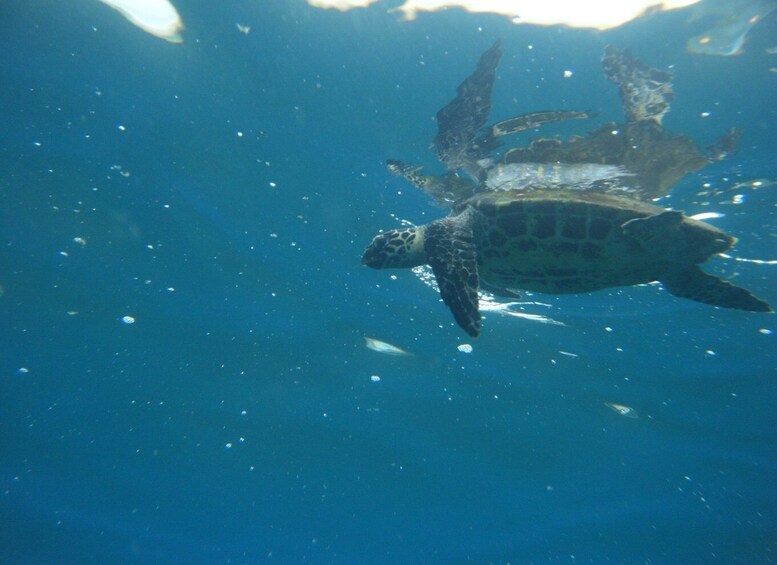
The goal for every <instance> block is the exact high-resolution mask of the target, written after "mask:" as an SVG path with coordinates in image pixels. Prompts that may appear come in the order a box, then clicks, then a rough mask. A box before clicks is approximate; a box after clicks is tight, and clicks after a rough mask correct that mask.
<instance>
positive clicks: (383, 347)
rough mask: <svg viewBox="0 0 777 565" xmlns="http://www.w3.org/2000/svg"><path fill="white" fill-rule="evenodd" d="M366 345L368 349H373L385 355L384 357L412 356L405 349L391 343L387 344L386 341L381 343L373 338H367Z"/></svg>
mask: <svg viewBox="0 0 777 565" xmlns="http://www.w3.org/2000/svg"><path fill="white" fill-rule="evenodd" d="M364 344H365V345H366V346H367V348H368V349H372V350H373V351H377V352H378V353H383V354H384V355H410V353H408V352H407V351H405V350H404V349H400V348H399V347H397V346H396V345H391V344H390V343H386V342H385V341H380V340H379V339H374V338H371V337H366V336H365V338H364Z"/></svg>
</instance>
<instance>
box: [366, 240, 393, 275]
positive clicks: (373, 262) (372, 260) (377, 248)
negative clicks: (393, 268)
mask: <svg viewBox="0 0 777 565" xmlns="http://www.w3.org/2000/svg"><path fill="white" fill-rule="evenodd" d="M388 240H389V238H388V237H386V235H385V234H380V235H378V236H376V237H375V239H373V240H372V243H370V245H369V246H368V247H367V249H365V250H364V254H362V265H364V266H365V267H371V268H373V269H381V268H383V265H384V263H385V262H386V254H385V253H384V251H383V248H384V247H386V243H387V242H388Z"/></svg>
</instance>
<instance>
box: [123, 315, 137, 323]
mask: <svg viewBox="0 0 777 565" xmlns="http://www.w3.org/2000/svg"><path fill="white" fill-rule="evenodd" d="M121 321H122V322H124V323H125V324H134V323H135V318H133V317H132V316H124V317H123V318H122V319H121Z"/></svg>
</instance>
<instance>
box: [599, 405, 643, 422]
mask: <svg viewBox="0 0 777 565" xmlns="http://www.w3.org/2000/svg"><path fill="white" fill-rule="evenodd" d="M604 405H605V406H606V407H607V408H609V409H610V410H614V411H615V412H617V413H618V414H620V415H621V416H625V417H626V418H631V419H632V420H636V419H637V418H639V414H637V411H636V410H634V408H632V407H631V406H626V405H624V404H615V403H614V402H605V403H604Z"/></svg>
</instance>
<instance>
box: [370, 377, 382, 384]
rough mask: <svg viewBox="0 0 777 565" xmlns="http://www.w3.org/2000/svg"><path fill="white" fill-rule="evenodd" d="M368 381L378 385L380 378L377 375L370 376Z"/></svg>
mask: <svg viewBox="0 0 777 565" xmlns="http://www.w3.org/2000/svg"><path fill="white" fill-rule="evenodd" d="M370 380H371V381H372V382H374V383H379V382H380V377H379V376H378V375H372V376H371V377H370Z"/></svg>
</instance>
